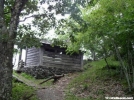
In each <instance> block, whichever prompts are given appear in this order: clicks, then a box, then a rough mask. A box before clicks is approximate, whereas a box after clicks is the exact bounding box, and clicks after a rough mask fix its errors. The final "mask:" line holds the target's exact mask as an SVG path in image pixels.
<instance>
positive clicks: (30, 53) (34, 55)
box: [25, 47, 40, 66]
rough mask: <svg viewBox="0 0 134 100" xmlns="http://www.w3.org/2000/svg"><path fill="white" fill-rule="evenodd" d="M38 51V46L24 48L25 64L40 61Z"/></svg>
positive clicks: (28, 64)
mask: <svg viewBox="0 0 134 100" xmlns="http://www.w3.org/2000/svg"><path fill="white" fill-rule="evenodd" d="M39 51H40V48H35V47H32V48H28V49H27V50H26V60H25V61H26V62H25V65H26V66H32V65H33V66H35V65H39V63H40V57H39V53H40V52H39Z"/></svg>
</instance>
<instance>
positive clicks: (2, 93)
mask: <svg viewBox="0 0 134 100" xmlns="http://www.w3.org/2000/svg"><path fill="white" fill-rule="evenodd" d="M52 1H53V0H52ZM76 1H77V0H76ZM80 1H81V0H78V2H79V3H81V4H82V3H83V2H80ZM85 1H87V0H85ZM85 1H84V2H85ZM46 2H48V3H49V2H50V1H49V0H39V1H38V0H0V57H1V58H0V63H1V64H0V100H10V99H11V90H12V71H13V69H12V68H13V65H12V57H13V51H14V44H17V45H19V46H20V48H21V46H22V48H25V47H26V46H27V44H30V45H28V46H29V47H30V46H32V44H33V43H34V42H37V38H36V37H35V36H36V35H38V36H41V35H42V34H43V33H46V32H47V31H48V30H49V28H50V27H54V26H55V18H54V14H53V13H50V12H49V11H46V10H44V11H43V13H41V14H40V13H39V12H36V14H33V12H34V11H39V6H38V4H39V3H40V4H43V3H46ZM55 2H56V5H55V7H53V6H52V5H50V6H49V7H48V9H49V10H50V9H51V8H53V9H55V11H56V13H57V14H59V13H62V12H63V8H64V9H65V7H66V8H69V7H71V6H72V3H70V2H71V0H69V1H66V0H63V1H61V0H55ZM65 4H69V5H65ZM70 4H71V6H70ZM72 7H73V6H72ZM65 11H68V12H69V9H67V10H65ZM63 15H64V14H63ZM20 17H21V18H24V19H23V20H20ZM31 17H33V18H34V21H33V23H32V25H33V26H35V27H37V28H38V31H37V32H34V31H29V30H31V28H30V27H29V26H30V24H28V25H27V26H25V25H20V24H19V22H23V21H25V20H26V19H28V18H31ZM18 26H19V27H18ZM27 29H28V30H27ZM24 30H25V31H24ZM27 31H28V32H27ZM35 33H37V34H35ZM31 38H32V40H31V43H27V39H31ZM22 41H23V42H24V43H23V44H22ZM28 42H29V41H28ZM37 45H38V44H37Z"/></svg>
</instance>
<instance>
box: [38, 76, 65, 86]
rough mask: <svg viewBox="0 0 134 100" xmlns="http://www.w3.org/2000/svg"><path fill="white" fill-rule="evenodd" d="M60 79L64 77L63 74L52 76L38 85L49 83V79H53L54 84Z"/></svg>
mask: <svg viewBox="0 0 134 100" xmlns="http://www.w3.org/2000/svg"><path fill="white" fill-rule="evenodd" d="M61 77H64V74H62V75H53V76H51V77H50V78H48V79H46V80H44V81H43V82H41V83H40V84H43V83H45V82H47V81H49V80H51V79H54V81H53V82H54V83H55V82H56V81H57V80H58V79H60V78H61Z"/></svg>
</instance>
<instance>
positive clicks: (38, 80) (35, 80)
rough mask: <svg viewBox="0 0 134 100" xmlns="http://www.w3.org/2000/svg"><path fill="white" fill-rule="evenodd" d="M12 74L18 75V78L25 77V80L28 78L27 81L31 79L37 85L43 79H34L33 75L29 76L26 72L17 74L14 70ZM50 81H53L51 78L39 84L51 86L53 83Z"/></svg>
mask: <svg viewBox="0 0 134 100" xmlns="http://www.w3.org/2000/svg"><path fill="white" fill-rule="evenodd" d="M13 74H14V75H15V76H17V77H19V78H23V79H26V81H27V80H29V81H31V82H32V83H34V84H38V85H39V84H40V83H41V82H42V81H44V80H45V79H35V78H34V77H33V76H31V75H29V74H26V73H20V74H18V73H16V72H15V71H14V72H13ZM52 81H53V80H49V81H47V82H45V83H43V84H41V85H40V86H41V87H47V86H51V85H52V84H53V82H52Z"/></svg>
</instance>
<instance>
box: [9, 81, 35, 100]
mask: <svg viewBox="0 0 134 100" xmlns="http://www.w3.org/2000/svg"><path fill="white" fill-rule="evenodd" d="M31 94H34V96H32V97H31V98H30V100H38V99H37V97H36V94H35V90H34V89H33V88H32V87H29V86H26V85H25V84H23V83H19V82H15V81H14V80H13V88H12V100H23V99H24V97H28V96H30V95H31Z"/></svg>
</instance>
